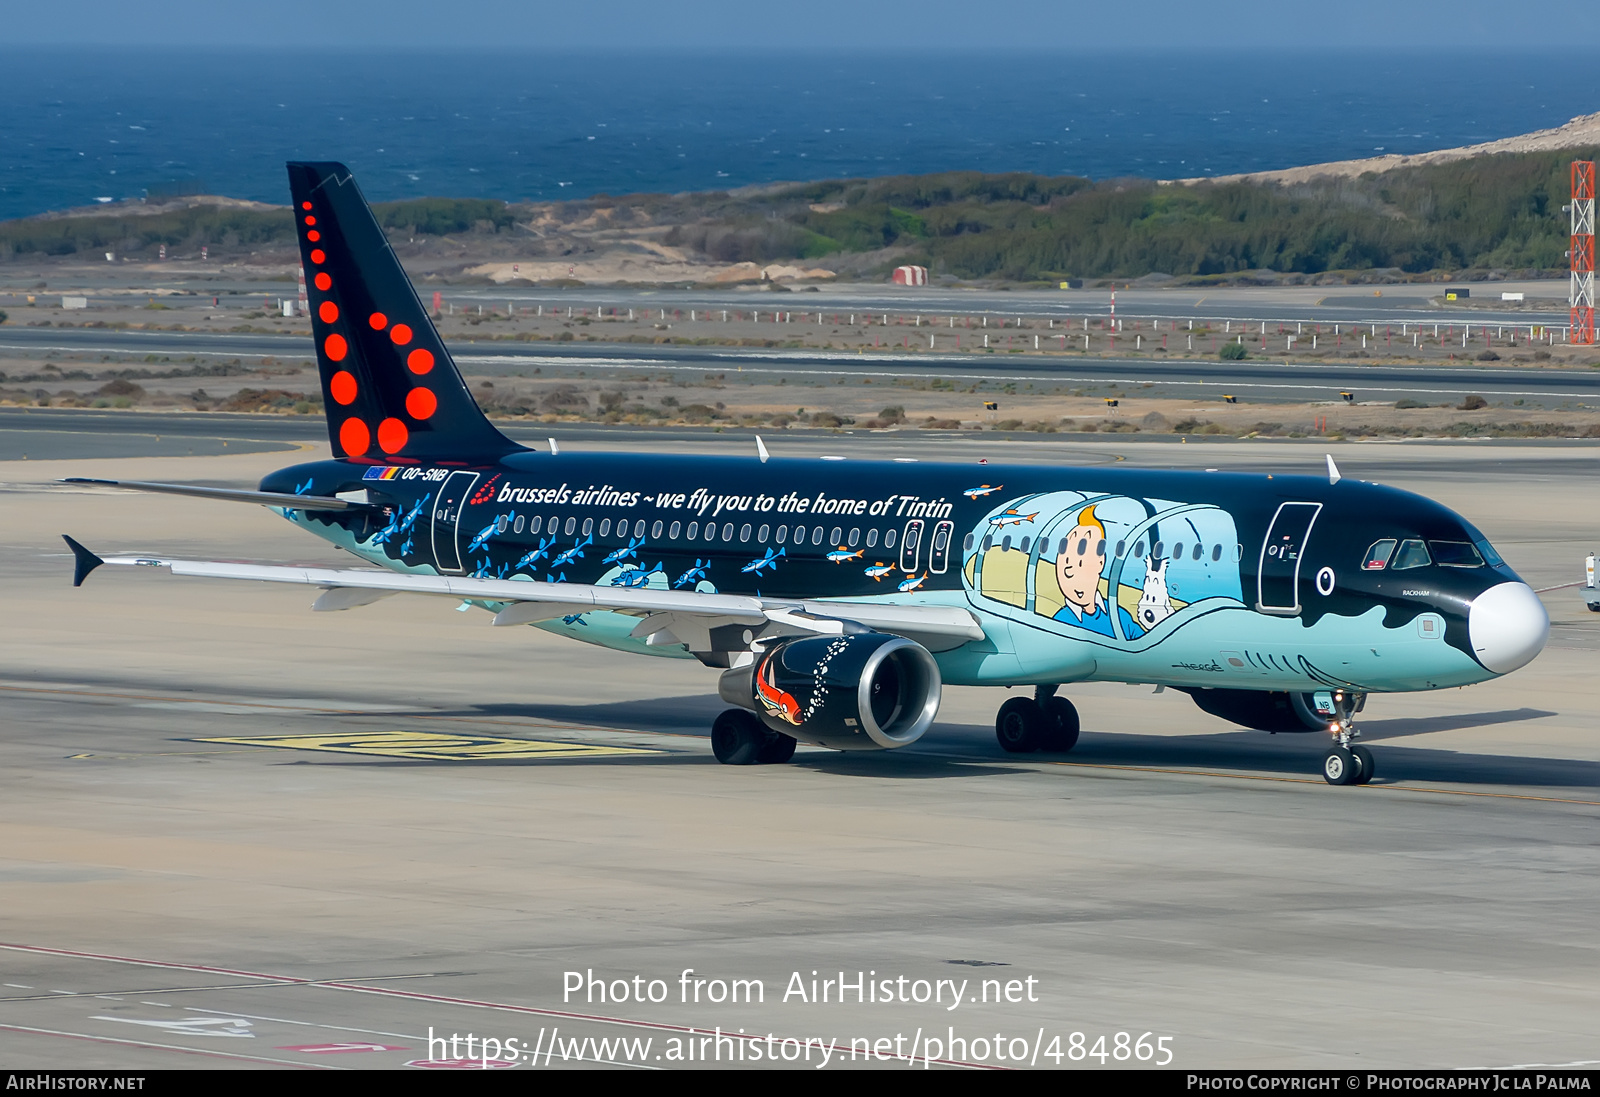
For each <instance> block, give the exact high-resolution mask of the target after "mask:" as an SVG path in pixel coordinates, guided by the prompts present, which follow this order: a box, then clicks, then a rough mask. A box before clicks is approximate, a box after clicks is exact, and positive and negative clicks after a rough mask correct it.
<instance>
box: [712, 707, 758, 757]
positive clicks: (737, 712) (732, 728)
mask: <svg viewBox="0 0 1600 1097" xmlns="http://www.w3.org/2000/svg"><path fill="white" fill-rule="evenodd" d="M766 742H767V728H766V725H765V724H763V723H762V722H761V721H760V720H759V719H757V718H756V714H755V713H753V712H746V711H745V710H744V709H742V708H730V709H729V710H728V711H726V712H724V713H723V714H722V715H721V716H718V717H717V718H716V720H715V722H713V723H712V725H711V753H713V754H715V755H716V756H717V761H719V762H721V763H722V764H723V765H725V766H753V765H755V764H756V763H757V762H758V761H760V760H761V757H760V756H761V748H762V747H763V746H764V745H766Z"/></svg>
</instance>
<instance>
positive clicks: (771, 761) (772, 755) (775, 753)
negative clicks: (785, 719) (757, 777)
mask: <svg viewBox="0 0 1600 1097" xmlns="http://www.w3.org/2000/svg"><path fill="white" fill-rule="evenodd" d="M794 748H795V738H794V736H792V735H785V734H783V733H782V732H781V731H778V732H773V733H772V738H771V739H768V740H767V741H766V743H764V744H763V745H762V747H761V750H760V751H759V752H758V753H757V754H756V763H757V764H758V765H763V766H775V765H780V764H781V763H783V762H787V761H788V760H789V759H791V758H793V757H794Z"/></svg>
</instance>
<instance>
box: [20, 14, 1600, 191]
mask: <svg viewBox="0 0 1600 1097" xmlns="http://www.w3.org/2000/svg"><path fill="white" fill-rule="evenodd" d="M0 103H3V104H4V108H3V109H0V219H3V218H14V217H25V216H29V215H33V214H37V213H41V212H44V211H47V210H56V209H63V208H67V207H75V206H84V205H91V204H93V203H96V202H101V201H106V200H117V199H125V198H139V197H147V196H161V195H171V194H183V193H211V194H223V195H229V196H232V197H237V198H250V199H256V200H259V201H266V202H275V203H281V202H283V201H284V191H285V181H284V174H283V162H284V161H285V160H290V159H319V160H320V159H327V160H340V161H343V162H344V163H346V164H348V165H349V166H350V167H351V168H352V169H354V171H355V172H356V174H357V177H358V179H359V180H360V181H361V184H362V187H363V189H364V190H365V192H366V194H367V195H368V197H369V198H371V199H372V200H374V201H382V200H389V199H399V198H415V197H422V196H428V195H443V196H451V197H483V198H499V199H505V200H508V201H516V200H551V199H570V198H581V197H587V196H590V195H594V194H601V193H605V194H611V195H621V194H628V193H638V192H667V193H675V192H683V191H705V190H726V189H731V188H735V187H742V186H747V185H751V184H763V183H772V182H780V181H799V180H815V179H835V178H859V177H866V176H881V175H898V174H908V173H921V172H937V171H952V170H963V171H984V172H1003V171H1028V172H1040V173H1043V174H1047V175H1079V176H1088V177H1090V178H1094V179H1113V178H1119V177H1127V176H1141V177H1150V178H1186V177H1194V176H1206V175H1223V174H1227V173H1231V172H1243V171H1255V170H1262V169H1270V168H1282V167H1291V166H1294V165H1297V164H1306V163H1316V162H1320V161H1326V160H1340V159H1348V158H1352V157H1361V156H1370V155H1373V154H1376V153H1384V152H1398V153H1409V152H1421V151H1426V150H1429V149H1436V148H1447V147H1450V146H1455V145H1463V144H1470V143H1474V142H1479V141H1486V140H1492V139H1494V138H1498V137H1507V136H1511V135H1514V134H1519V133H1524V132H1527V131H1529V130H1534V129H1540V128H1544V127H1549V126H1556V125H1560V124H1561V123H1563V122H1565V121H1567V120H1568V119H1569V118H1572V117H1573V116H1575V115H1579V114H1584V113H1589V112H1592V111H1596V110H1600V90H1596V88H1595V86H1594V85H1593V82H1585V81H1574V80H1573V79H1572V76H1571V69H1570V66H1566V65H1563V64H1559V63H1556V62H1555V61H1554V60H1553V59H1552V58H1550V57H1547V56H1544V55H1541V54H1535V53H1510V54H1488V53H1479V54H1474V53H1461V52H1455V51H1448V50H1429V49H1427V48H1425V47H1419V48H1416V49H1403V50H1402V49H1393V48H1389V49H1381V50H1375V51H1343V52H1333V53H1326V52H1315V51H1306V50H1303V49H1291V50H1285V49H1276V50H1274V49H1265V48H1259V47H1240V48H1238V49H1235V50H1217V49H1211V48H1207V49H1195V50H1189V51H1179V50H1166V51H1155V52H1140V53H1135V52H1106V53H1093V52H1076V53H1048V52H1041V51H1032V50H1028V49H1010V50H1007V49H1000V48H992V47H986V48H981V49H979V48H974V49H971V50H964V51H963V50H954V49H952V50H950V51H946V52H929V51H927V50H924V49H904V48H898V47H896V46H894V45H893V44H892V43H886V44H884V45H883V46H882V47H881V48H874V47H865V46H863V47H859V48H852V49H850V50H847V51H843V52H831V53H816V52H810V53H807V52H781V51H779V52H767V53H751V52H719V53H703V54H697V53H684V52H681V51H680V52H671V53H640V52H603V51H598V50H597V51H594V52H589V53H563V54H555V53H512V52H494V51H482V52H461V51H453V52H417V51H374V52H340V51H333V50H323V51H314V52H307V51H292V50H222V49H215V48H206V49H200V48H191V49H183V50H178V49H169V50H162V49H152V48H149V47H141V48H138V49H127V50H115V49H109V48H95V49H80V50H68V49H62V48H50V49H31V50H23V49H19V48H5V47H0Z"/></svg>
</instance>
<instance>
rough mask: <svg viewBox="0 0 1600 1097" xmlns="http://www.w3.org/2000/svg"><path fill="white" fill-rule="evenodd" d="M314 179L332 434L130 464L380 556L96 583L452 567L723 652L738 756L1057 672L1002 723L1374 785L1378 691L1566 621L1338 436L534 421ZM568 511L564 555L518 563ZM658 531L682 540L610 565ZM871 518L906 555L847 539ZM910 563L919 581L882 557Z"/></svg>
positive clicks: (353, 595)
mask: <svg viewBox="0 0 1600 1097" xmlns="http://www.w3.org/2000/svg"><path fill="white" fill-rule="evenodd" d="M289 184H290V193H291V194H292V196H293V201H294V212H295V217H296V220H297V222H298V226H299V235H300V252H301V257H302V260H303V262H304V266H305V269H306V271H307V272H308V273H309V274H310V284H309V287H308V292H309V295H310V301H311V305H312V311H313V321H312V329H313V334H314V338H315V340H316V353H317V360H318V366H319V369H320V373H321V382H322V391H323V397H324V404H325V406H326V408H327V414H328V433H329V437H330V441H331V444H332V451H333V456H332V458H331V459H330V460H325V461H315V462H311V463H309V464H301V465H297V466H294V467H291V468H286V469H283V470H281V471H279V472H276V473H273V474H271V475H270V476H268V477H266V479H265V480H263V481H262V483H261V485H260V489H259V490H257V491H241V490H232V489H224V488H210V487H199V486H187V485H178V484H149V483H126V482H125V483H121V484H119V485H117V486H121V487H127V488H134V489H138V490H145V491H158V492H168V493H174V494H182V495H192V496H200V497H204V498H212V499H219V500H232V501H238V502H249V503H256V504H261V505H265V506H267V507H269V508H271V509H273V510H274V511H276V512H277V513H278V514H280V515H281V516H283V517H285V518H288V519H290V520H292V521H294V522H295V523H296V525H297V526H299V527H300V528H303V529H306V530H309V531H310V532H312V533H314V534H316V535H317V536H320V537H322V538H324V539H325V540H327V541H329V542H331V543H333V544H335V545H338V546H339V547H341V548H344V549H347V550H349V551H350V552H352V553H354V554H356V555H357V556H359V557H361V558H363V559H365V560H366V561H368V562H369V563H370V564H371V565H372V566H371V567H368V568H351V569H332V568H329V569H320V568H302V567H275V566H264V565H259V566H258V565H249V564H237V563H224V562H208V561H194V560H172V559H165V558H159V557H145V556H128V557H117V558H112V559H106V560H102V559H101V558H100V557H98V556H96V555H95V554H94V553H93V552H91V551H90V550H88V549H86V548H84V547H83V546H82V545H80V544H78V543H77V542H76V541H72V540H71V539H70V538H69V539H68V541H69V544H70V545H71V546H72V549H73V552H74V554H75V557H76V569H75V575H74V583H75V585H76V584H81V583H82V582H83V580H84V578H85V577H86V576H87V575H88V573H89V572H90V571H92V570H93V569H94V568H96V567H97V566H99V565H100V564H102V563H105V564H122V565H136V566H145V567H157V568H166V569H168V570H169V571H170V572H171V573H172V574H174V575H182V576H199V577H208V578H214V579H235V580H254V581H258V582H276V583H299V584H303V585H306V586H309V587H316V588H320V589H321V591H322V593H321V595H320V596H319V597H318V598H317V599H316V601H315V603H314V604H313V606H312V608H313V609H316V610H342V609H349V608H352V607H355V606H360V605H364V604H367V603H369V602H374V601H377V600H378V599H380V598H384V597H387V596H389V595H392V594H396V593H408V594H417V595H426V596H433V597H437V598H440V599H443V600H445V601H446V604H448V605H452V606H454V605H458V604H459V605H466V606H469V607H477V608H479V609H481V610H484V611H486V612H487V613H489V614H490V615H492V617H493V622H494V624H496V625H501V626H515V625H531V626H534V627H536V628H541V629H545V630H547V631H550V632H553V633H556V634H559V635H563V636H567V637H570V638H572V639H574V640H579V641H582V642H584V643H589V644H595V645H598V646H601V647H605V648H610V649H614V650H616V651H620V652H632V653H638V654H642V655H655V656H668V657H675V658H681V659H685V660H693V661H697V662H698V663H699V664H701V665H703V666H706V667H711V668H715V669H716V670H718V671H720V672H721V677H720V681H719V686H718V692H719V693H720V694H721V696H722V697H723V698H724V699H725V700H726V701H727V702H728V703H729V704H730V705H731V706H733V707H732V708H730V709H729V710H728V711H726V712H724V713H723V714H722V715H721V716H719V717H718V718H717V720H716V722H715V724H714V726H713V728H712V746H713V749H714V751H715V753H716V756H717V757H718V758H719V759H720V760H721V761H723V762H727V763H733V764H748V763H758V762H781V761H785V760H787V759H788V758H789V757H791V756H792V754H793V752H794V749H795V744H796V742H797V741H798V742H804V743H809V744H813V745H818V746H823V747H831V748H835V749H839V750H882V749H892V748H896V747H903V746H906V745H908V744H910V743H913V742H915V741H916V740H917V739H918V738H919V737H920V736H921V735H922V734H923V732H924V731H926V730H927V728H928V726H929V725H930V724H931V723H932V721H933V719H934V716H935V714H936V713H937V712H938V710H939V702H940V691H941V688H942V684H943V683H946V682H950V683H955V684H959V685H993V686H1032V687H1034V690H1033V695H1032V696H1013V697H1012V698H1011V699H1010V700H1007V701H1006V702H1005V704H1004V705H1002V706H1001V708H1000V711H999V716H998V718H997V720H996V735H997V738H998V739H999V742H1000V745H1001V746H1002V747H1004V748H1005V749H1006V750H1008V751H1013V752H1026V751H1034V750H1041V749H1043V750H1049V751H1066V750H1070V749H1071V748H1072V746H1073V745H1074V743H1076V741H1077V739H1078V713H1077V710H1076V709H1075V708H1074V707H1073V705H1072V703H1071V702H1070V701H1069V700H1067V699H1066V697H1064V696H1061V694H1060V693H1059V690H1060V689H1061V687H1062V686H1063V685H1066V684H1069V683H1073V682H1087V681H1116V682H1134V683H1146V684H1153V685H1157V686H1170V687H1172V688H1174V689H1179V690H1183V691H1184V692H1186V693H1188V694H1189V695H1190V696H1192V697H1193V699H1194V700H1195V702H1196V703H1197V704H1198V705H1199V706H1200V708H1202V709H1204V710H1205V711H1206V712H1209V713H1212V714H1214V715H1217V716H1221V717H1223V718H1226V719H1228V720H1232V721H1234V722H1236V723H1239V724H1242V725H1244V726H1246V727H1252V728H1258V729H1261V730H1265V731H1275V732H1276V731H1320V732H1322V733H1323V735H1324V736H1325V737H1326V738H1327V740H1328V746H1327V749H1326V751H1325V754H1324V756H1323V760H1322V761H1323V766H1322V771H1323V776H1324V777H1325V778H1326V779H1327V780H1328V781H1329V782H1331V783H1333V784H1341V785H1342V784H1359V783H1364V782H1366V781H1368V780H1370V779H1371V778H1372V775H1373V773H1374V771H1375V767H1374V762H1373V758H1372V754H1371V752H1370V751H1368V750H1367V749H1366V748H1365V747H1362V746H1359V745H1357V744H1355V742H1354V739H1355V738H1356V736H1357V735H1358V732H1357V729H1356V727H1355V716H1356V714H1357V713H1358V712H1360V711H1361V710H1362V707H1363V705H1364V704H1365V703H1366V701H1367V700H1368V698H1369V697H1370V696H1371V695H1373V694H1379V693H1388V692H1400V691H1410V690H1431V689H1447V688H1451V687H1456V686H1464V685H1470V684H1472V683H1475V682H1482V681H1486V680H1488V679H1491V678H1494V677H1497V676H1499V675H1502V674H1506V673H1509V672H1511V671H1513V670H1516V669H1517V668H1519V667H1521V666H1523V665H1525V664H1526V663H1528V662H1529V661H1530V660H1532V659H1533V658H1534V657H1535V656H1536V655H1537V654H1538V653H1539V652H1540V650H1541V649H1542V648H1543V646H1544V643H1545V640H1546V638H1547V636H1548V633H1549V618H1548V617H1547V616H1546V614H1545V611H1544V608H1543V606H1542V605H1541V604H1540V602H1539V599H1538V597H1537V596H1536V595H1535V594H1534V592H1533V591H1532V590H1531V589H1530V588H1529V587H1528V585H1527V584H1526V583H1524V582H1522V581H1521V580H1520V579H1519V578H1518V577H1517V576H1516V574H1514V573H1513V572H1512V570H1511V569H1510V568H1509V567H1508V566H1507V565H1506V564H1505V562H1504V561H1503V560H1501V558H1500V556H1499V554H1498V553H1496V552H1495V550H1494V548H1493V547H1492V546H1491V545H1490V544H1489V543H1488V541H1487V540H1485V538H1484V537H1483V535H1482V534H1481V533H1479V532H1478V531H1477V530H1476V529H1474V528H1473V526H1472V525H1471V524H1470V523H1468V522H1467V521H1466V520H1465V519H1463V518H1462V517H1461V516H1459V515H1457V514H1455V513H1453V512H1452V511H1450V510H1448V509H1446V508H1445V507H1443V506H1440V505H1439V504H1437V503H1434V502H1432V501H1430V500H1428V499H1425V498H1422V497H1420V496H1417V495H1413V494H1409V493H1407V492H1403V491H1398V490H1395V489H1392V488H1387V487H1383V486H1380V485H1376V484H1371V483H1366V482H1362V481H1356V480H1349V479H1340V477H1339V475H1338V471H1337V469H1335V468H1334V467H1333V465H1332V462H1331V460H1330V462H1329V470H1328V475H1327V476H1326V477H1322V476H1316V477H1310V476H1275V477H1274V476H1265V475H1254V474H1251V475H1246V474H1234V473H1217V472H1171V471H1143V470H1139V469H1130V468H1125V467H1124V468H1101V467H1096V468H1067V467H1049V466H1041V465H1030V466H1018V467H1011V468H993V469H989V470H987V471H988V472H989V473H990V475H991V476H992V477H993V478H995V479H997V480H999V481H1001V483H1002V484H1003V485H1004V487H1003V489H1002V488H990V486H989V485H987V484H986V485H983V487H981V488H976V489H974V488H971V487H969V485H970V484H971V483H972V480H971V474H972V469H971V468H970V467H968V466H964V465H953V464H933V463H927V464H921V463H919V464H906V463H897V462H889V461H881V462H879V461H871V462H860V461H855V462H841V461H822V460H800V459H788V460H786V459H783V458H776V457H774V458H772V459H771V460H767V459H766V457H767V455H766V454H762V455H761V457H760V459H758V458H757V455H756V454H754V453H752V454H751V455H750V457H749V458H748V459H746V458H730V457H677V456H670V455H659V456H656V457H654V458H653V459H652V460H649V461H640V460H639V459H638V456H637V455H635V454H573V453H559V454H558V453H556V452H554V450H553V447H552V452H548V453H546V452H541V451H535V450H532V449H527V448H524V447H522V446H519V445H517V444H516V443H514V442H512V441H510V440H509V439H507V438H506V437H505V436H504V435H502V434H501V433H500V432H499V431H498V430H496V429H495V428H494V427H493V426H492V425H491V424H490V422H489V421H488V419H486V418H485V417H484V415H483V412H482V411H481V410H479V408H478V406H477V405H476V404H475V403H474V402H473V399H472V396H471V394H470V393H469V392H468V390H467V387H466V385H465V383H464V382H463V381H462V378H461V375H460V373H459V372H458V371H457V369H456V366H455V363H454V362H453V361H452V360H451V357H450V353H449V351H448V350H447V349H446V348H445V345H444V343H443V342H442V341H441V340H440V338H439V334H438V332H437V331H435V330H434V327H433V324H432V323H431V322H430V321H429V318H428V314H427V312H426V310H425V309H424V308H423V305H422V302H421V301H420V300H419V299H418V297H417V295H416V292H415V291H414V290H413V288H412V286H411V284H410V282H409V281H408V279H407V278H406V275H405V272H404V271H403V270H402V269H401V267H400V264H399V262H398V261H397V259H396V258H395V255H394V253H393V251H392V250H391V249H390V247H389V243H388V241H387V239H386V238H385V237H384V234H383V232H382V230H381V229H380V228H379V227H378V224H377V222H376V221H375V220H374V218H373V216H372V213H371V211H370V210H369V209H368V207H367V203H366V201H365V199H364V198H363V197H362V195H361V191H360V190H359V188H358V187H357V186H356V183H355V180H354V179H353V178H352V176H351V174H350V172H349V171H348V170H347V169H346V168H345V167H344V166H343V165H340V164H334V163H292V164H290V165H289ZM96 482H99V483H114V482H110V481H96ZM400 515H404V516H405V517H404V518H402V519H401V520H400V522H399V524H398V526H397V523H396V516H400ZM413 522H414V523H415V528H411V524H412V523H413ZM400 529H405V530H406V531H407V533H408V536H407V537H406V538H405V539H404V541H403V543H402V542H401V540H400V538H398V537H397V536H396V533H397V532H399V530H400ZM646 531H648V534H646ZM557 536H559V537H560V540H561V542H562V543H565V544H568V545H571V546H572V547H571V548H569V549H567V550H566V551H565V552H562V553H560V554H559V555H558V556H556V557H555V558H554V559H552V560H551V562H550V565H549V566H550V569H551V570H552V571H555V570H556V569H565V570H564V571H563V572H562V573H561V576H560V578H561V579H562V580H563V581H561V582H559V583H557V582H538V581H536V580H533V579H531V578H525V577H522V576H518V575H515V574H512V575H511V576H510V577H507V578H492V577H491V576H505V575H507V573H508V571H512V570H513V569H515V568H525V567H529V566H530V565H531V564H532V563H533V562H534V561H535V560H538V559H540V558H542V557H543V556H544V555H545V554H546V553H548V552H549V551H550V550H551V548H552V547H553V546H554V544H555V543H556V542H555V540H554V539H555V538H556V537H557ZM646 536H648V542H649V544H650V546H651V548H652V549H654V550H655V551H656V552H658V553H659V554H660V559H659V562H658V563H657V564H656V565H655V567H653V568H651V569H649V570H648V571H644V570H642V569H639V570H634V569H631V568H630V569H629V570H628V571H627V572H626V576H627V577H626V579H624V580H623V581H621V582H606V581H605V578H606V577H607V576H608V575H609V574H610V573H611V572H613V571H614V569H615V564H614V563H608V561H618V560H622V559H624V558H625V557H626V556H628V555H630V554H631V553H636V552H637V551H638V548H639V547H640V546H641V545H642V543H643V541H642V540H641V538H644V537H646ZM589 545H593V546H595V551H594V552H593V553H591V554H589V555H588V556H587V557H585V555H584V553H583V549H584V548H585V547H587V546H589ZM840 545H849V546H850V547H851V555H853V556H855V557H856V558H858V559H861V558H865V559H877V560H878V561H879V563H878V564H876V565H875V566H871V567H839V566H837V562H838V560H839V553H840V550H839V548H838V546H840ZM857 547H859V548H860V549H861V551H862V552H863V553H865V557H861V556H860V555H859V554H856V553H855V552H854V550H855V549H856V548H857ZM480 554H481V555H480ZM779 560H781V561H782V563H783V566H782V567H776V566H775V564H776V562H777V561H779ZM830 561H831V562H830ZM893 570H898V571H899V572H900V573H901V574H902V575H904V576H906V581H905V582H902V583H900V584H899V586H898V589H896V588H895V585H894V584H885V583H881V582H879V580H881V579H882V578H883V577H884V576H885V575H887V574H888V573H889V572H890V571H893ZM469 573H470V574H469ZM671 574H678V576H679V578H678V580H677V581H676V583H674V584H672V585H671V586H669V585H668V584H667V582H666V576H667V575H671ZM473 576H482V577H481V578H478V577H473Z"/></svg>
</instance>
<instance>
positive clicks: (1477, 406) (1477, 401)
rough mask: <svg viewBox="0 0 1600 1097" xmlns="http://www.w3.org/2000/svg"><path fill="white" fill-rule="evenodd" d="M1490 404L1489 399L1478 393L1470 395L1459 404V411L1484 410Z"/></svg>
mask: <svg viewBox="0 0 1600 1097" xmlns="http://www.w3.org/2000/svg"><path fill="white" fill-rule="evenodd" d="M1488 406H1489V401H1487V400H1485V399H1484V398H1483V397H1481V396H1478V395H1476V394H1474V395H1472V396H1468V397H1467V398H1466V399H1465V400H1462V401H1461V403H1460V404H1459V405H1457V408H1456V410H1457V411H1482V410H1483V409H1484V408H1486V407H1488Z"/></svg>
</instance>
